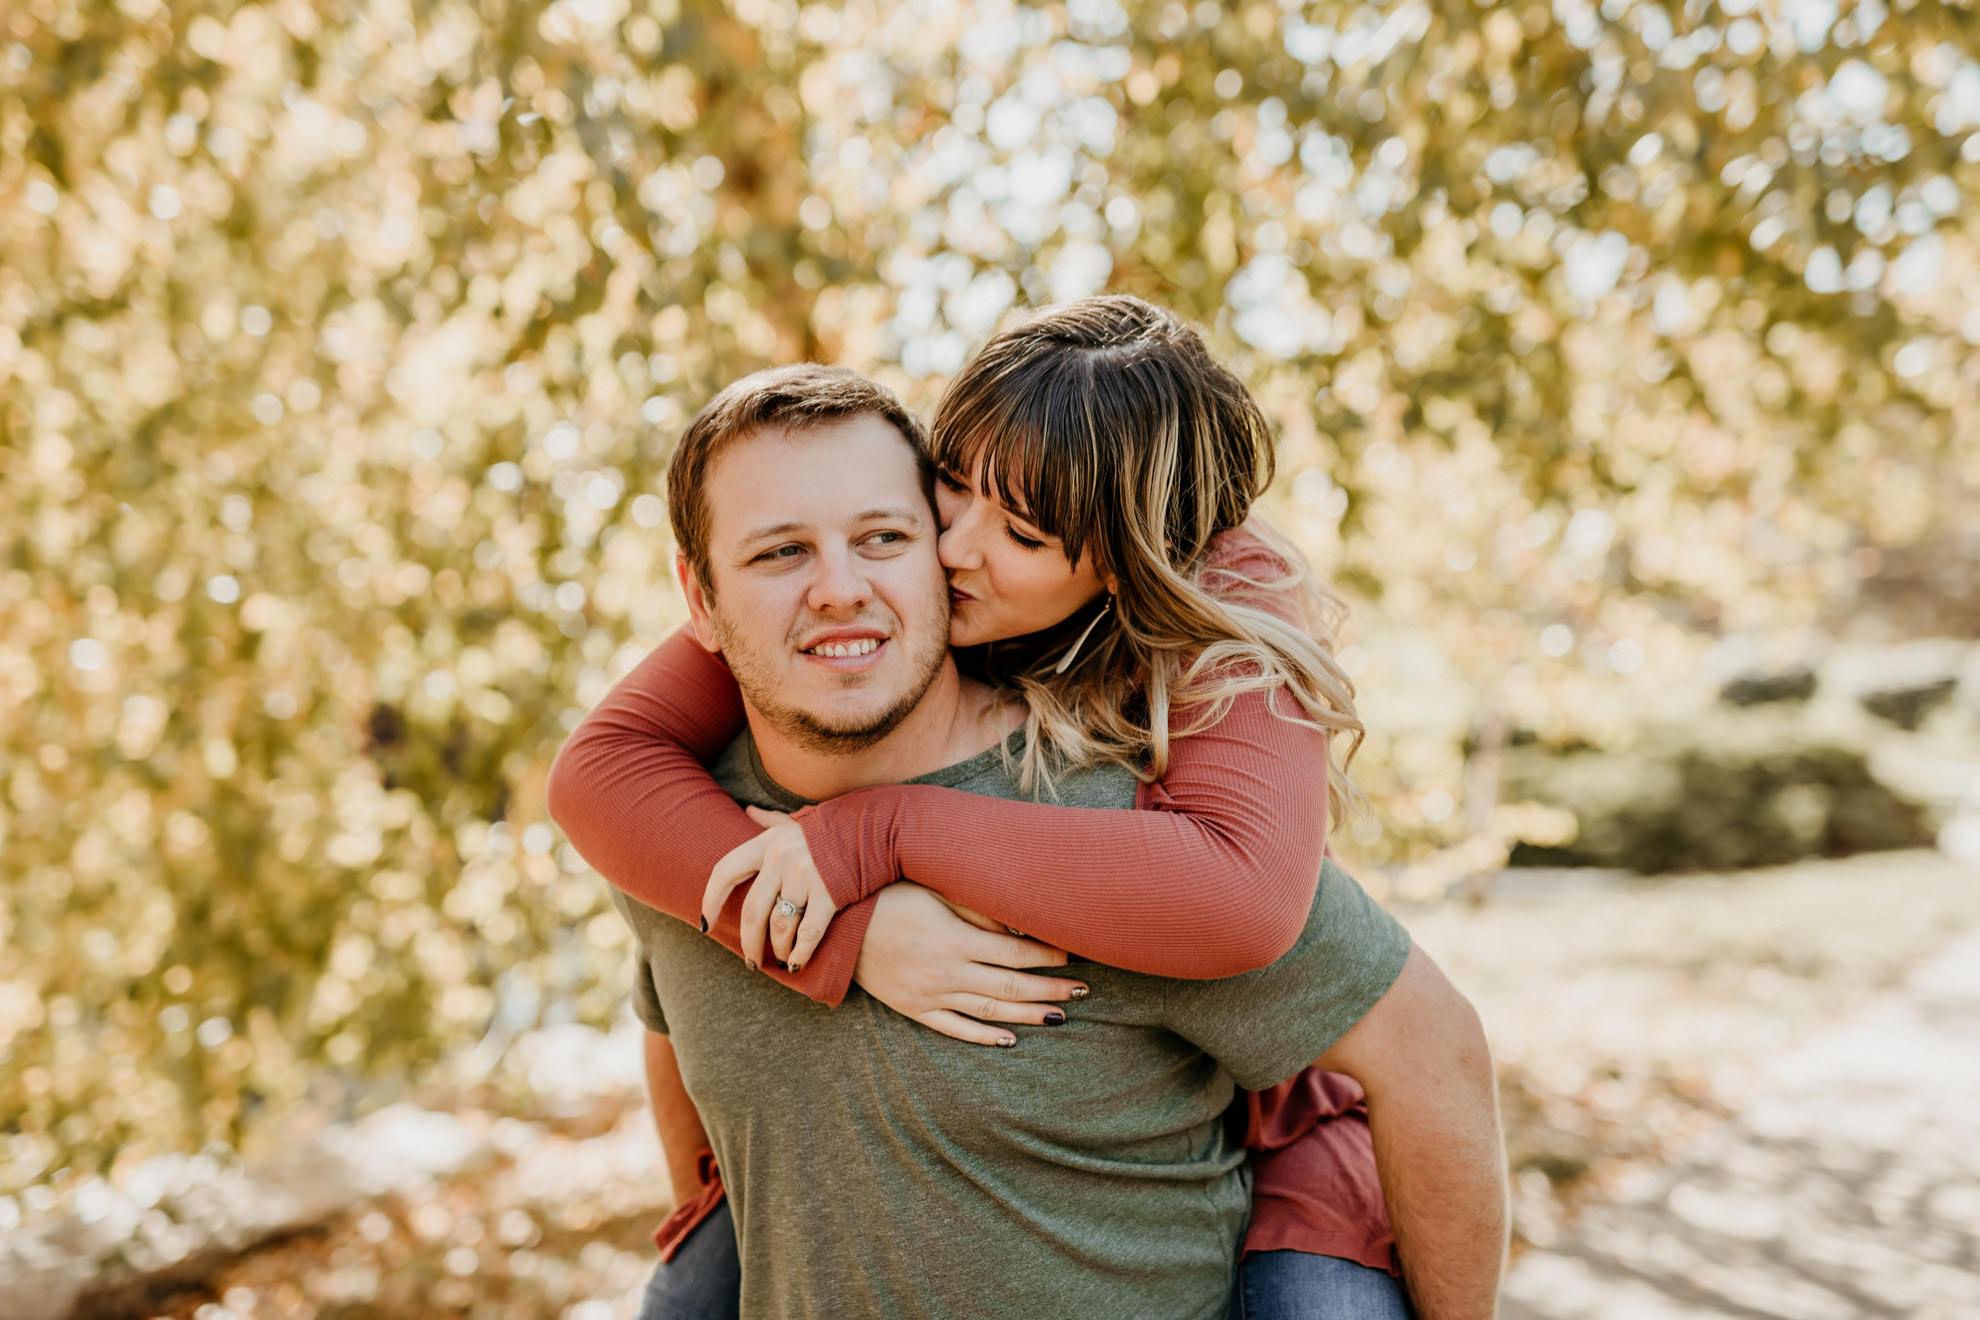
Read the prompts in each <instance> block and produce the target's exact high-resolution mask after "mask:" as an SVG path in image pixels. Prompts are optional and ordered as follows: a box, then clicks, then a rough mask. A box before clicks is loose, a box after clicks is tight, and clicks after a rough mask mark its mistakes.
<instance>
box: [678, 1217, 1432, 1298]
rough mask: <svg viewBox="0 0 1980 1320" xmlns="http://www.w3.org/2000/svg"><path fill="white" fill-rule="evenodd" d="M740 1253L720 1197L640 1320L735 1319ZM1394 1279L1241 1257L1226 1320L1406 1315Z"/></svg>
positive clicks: (1345, 1266)
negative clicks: (1242, 1260)
mask: <svg viewBox="0 0 1980 1320" xmlns="http://www.w3.org/2000/svg"><path fill="white" fill-rule="evenodd" d="M741 1299H742V1257H741V1256H740V1255H739V1254H738V1253H737V1251H736V1226H735V1220H734V1219H733V1218H731V1216H730V1214H729V1203H728V1202H727V1201H724V1202H722V1204H721V1205H719V1206H717V1207H715V1212H714V1213H713V1214H711V1215H709V1216H708V1218H706V1219H704V1220H703V1221H702V1222H701V1223H700V1225H698V1226H697V1227H696V1228H695V1230H694V1232H693V1233H691V1234H689V1235H688V1240H687V1241H685V1242H683V1243H682V1244H681V1249H680V1250H679V1251H677V1252H675V1253H674V1258H673V1260H671V1261H668V1262H667V1263H665V1264H663V1265H662V1266H660V1268H659V1269H657V1270H655V1271H654V1272H653V1279H652V1281H651V1282H650V1283H648V1284H647V1285H646V1300H645V1301H644V1303H642V1304H641V1306H640V1309H639V1320H738V1316H739V1313H740V1310H741V1304H742V1301H741ZM1412 1315H1413V1313H1412V1312H1411V1311H1410V1309H1409V1298H1408V1297H1407V1295H1406V1294H1405V1293H1404V1292H1403V1286H1402V1283H1401V1281H1400V1280H1397V1279H1395V1278H1392V1277H1391V1276H1390V1275H1388V1274H1387V1273H1385V1272H1384V1271H1382V1270H1371V1269H1369V1268H1368V1267H1367V1266H1365V1265H1357V1264H1355V1263H1354V1262H1353V1261H1351V1260H1340V1259H1338V1258H1336V1257H1333V1256H1309V1255H1307V1254H1306V1253H1305V1252H1300V1251H1261V1252H1256V1253H1254V1254H1252V1255H1250V1256H1247V1257H1245V1259H1244V1265H1243V1267H1242V1268H1241V1269H1240V1270H1239V1271H1238V1277H1237V1286H1236V1288H1235V1290H1234V1293H1233V1296H1232V1298H1231V1320H1411V1318H1412Z"/></svg>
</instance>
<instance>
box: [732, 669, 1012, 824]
mask: <svg viewBox="0 0 1980 1320" xmlns="http://www.w3.org/2000/svg"><path fill="white" fill-rule="evenodd" d="M748 715H749V731H750V734H751V736H752V737H753V738H754V739H755V740H756V755H757V759H758V760H759V761H760V762H761V763H762V765H763V770H764V773H766V774H767V775H769V776H770V778H771V779H772V780H773V781H774V782H775V783H776V784H777V786H778V787H780V788H782V789H784V790H785V791H786V792H788V793H794V794H796V795H797V796H798V797H802V798H810V799H812V800H813V801H819V802H822V801H823V800H825V799H826V798H832V797H837V796H838V795H839V794H841V793H850V792H852V791H853V790H854V789H856V788H871V787H873V786H874V785H876V784H898V783H901V782H902V781H903V780H908V779H914V778H917V777H919V776H921V775H925V774H930V773H933V772H934V771H936V770H940V769H942V768H943V767H945V766H950V765H954V764H956V763H957V762H958V761H966V760H968V759H969V758H970V757H972V756H975V755H976V754H977V753H979V752H982V751H985V750H987V749H989V748H991V747H994V746H996V744H997V743H998V741H999V740H1001V739H1002V738H1004V737H1005V736H1007V735H1008V734H1009V733H1010V732H1011V730H1012V729H1013V728H1015V727H1016V719H1015V714H1014V712H1013V711H1012V708H1011V707H1010V705H1009V704H1008V703H1007V702H1005V701H1003V700H1001V699H1000V698H999V697H998V696H997V694H995V693H994V692H992V691H991V690H990V689H989V688H988V687H985V686H984V685H983V684H981V683H978V682H976V681H975V680H973V679H965V678H963V676H962V675H961V674H959V673H957V672H956V666H955V662H954V661H953V660H945V661H943V663H942V670H941V672H940V673H939V674H938V675H936V678H935V681H934V682H933V683H932V684H930V685H929V688H928V691H927V692H926V693H924V694H923V696H922V698H921V701H920V702H919V703H918V704H916V706H915V708H914V710H913V711H912V712H911V713H910V714H909V715H908V717H907V718H906V719H904V720H902V721H901V722H900V724H899V725H898V726H897V727H896V728H895V729H894V730H893V732H891V733H889V734H888V735H887V736H886V737H885V738H882V739H881V740H880V741H879V742H877V743H873V744H872V745H870V746H867V747H862V748H860V749H859V750H858V751H855V752H835V751H831V750H827V749H822V748H817V747H813V746H810V745H808V744H806V743H803V742H800V741H799V740H797V739H795V738H793V737H791V736H790V735H789V734H787V733H785V732H783V731H782V730H780V729H777V728H774V727H772V725H771V724H770V722H769V721H768V720H765V719H763V718H762V717H761V716H759V715H758V714H757V713H756V710H755V709H754V708H753V707H751V708H748Z"/></svg>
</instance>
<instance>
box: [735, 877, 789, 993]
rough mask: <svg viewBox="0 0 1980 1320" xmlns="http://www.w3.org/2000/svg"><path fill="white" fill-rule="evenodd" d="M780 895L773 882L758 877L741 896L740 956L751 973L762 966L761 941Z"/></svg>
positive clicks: (768, 926) (766, 933)
mask: <svg viewBox="0 0 1980 1320" xmlns="http://www.w3.org/2000/svg"><path fill="white" fill-rule="evenodd" d="M781 894H782V891H781V890H780V889H778V887H777V885H776V882H775V881H773V880H771V879H770V878H769V877H768V876H759V877H757V882H756V883H755V884H753V885H751V886H750V887H749V893H748V894H746V895H744V896H743V905H742V956H743V961H744V962H746V963H748V964H749V969H750V970H751V971H755V970H757V969H758V968H760V967H761V966H762V965H763V941H764V937H765V936H767V935H768V934H769V933H770V909H771V906H772V905H773V904H775V903H776V901H777V899H778V898H779V897H780V896H781Z"/></svg>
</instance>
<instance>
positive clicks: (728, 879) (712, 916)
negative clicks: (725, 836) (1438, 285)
mask: <svg viewBox="0 0 1980 1320" xmlns="http://www.w3.org/2000/svg"><path fill="white" fill-rule="evenodd" d="M766 837H767V836H766V835H762V834H759V835H757V836H756V837H755V838H753V839H749V840H747V841H745V842H743V843H739V844H737V845H736V846H735V847H733V848H731V849H729V851H728V852H727V853H725V854H724V855H723V857H722V860H721V861H719V862H717V863H715V869H714V870H712V871H710V872H709V873H708V888H706V889H704V890H702V891H701V928H702V929H703V930H704V931H706V930H712V929H714V926H715V923H716V922H718V921H720V920H721V919H722V909H723V908H725V907H727V906H728V904H729V895H730V894H732V893H734V892H735V890H736V886H738V885H741V884H745V883H747V882H748V880H749V878H750V877H751V876H753V875H755V874H756V873H757V872H758V871H760V870H762V869H763V848H764V840H765V838H766Z"/></svg>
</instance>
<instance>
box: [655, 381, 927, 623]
mask: <svg viewBox="0 0 1980 1320" xmlns="http://www.w3.org/2000/svg"><path fill="white" fill-rule="evenodd" d="M866 413H874V414H877V415H878V416H880V417H882V418H884V419H886V420H887V421H889V422H891V423H893V426H894V429H895V430H897V431H899V432H900V433H901V439H903V440H905V441H906V442H907V444H908V447H909V448H911V449H913V450H914V457H915V462H916V463H917V464H919V465H920V467H921V470H922V473H923V475H924V476H926V475H927V474H928V473H929V472H930V471H931V469H930V466H929V460H928V435H927V433H926V432H925V431H923V430H922V429H921V423H920V422H918V421H916V420H915V419H914V414H913V413H910V412H909V411H908V410H907V409H906V408H905V407H903V406H902V404H901V401H900V400H899V399H897V398H895V397H894V396H893V394H892V393H890V392H889V391H888V390H887V389H886V388H885V387H883V386H881V385H877V384H875V383H874V382H872V381H870V380H868V379H867V378H866V377H864V376H862V375H860V374H859V373H858V372H857V371H851V370H848V369H847V368H845V367H825V366H819V365H818V364H817V363H810V362H808V363H804V364H802V365H800V366H795V367H771V368H770V369H769V370H767V371H758V372H755V373H753V374H751V375H748V376H744V377H743V378H742V379H741V380H739V381H736V382H734V383H733V384H731V385H729V386H728V387H727V388H726V389H724V390H723V391H722V392H721V393H720V394H717V395H716V396H715V397H714V398H712V399H710V400H709V401H708V404H707V406H706V407H704V408H703V409H702V410H701V411H700V412H699V413H697V414H695V418H694V420H693V421H692V422H690V423H688V429H687V430H686V432H684V433H683V434H682V436H681V439H680V443H679V444H677V445H675V446H674V456H673V458H672V460H670V461H669V462H668V464H667V516H668V518H669V519H670V520H671V521H672V522H673V525H674V544H675V545H676V546H677V547H678V548H679V549H680V552H681V554H682V555H684V556H685V557H686V558H687V562H688V567H690V568H692V569H693V570H694V576H695V578H696V580H697V581H699V582H700V583H701V586H702V589H703V590H704V591H705V590H709V589H710V588H711V586H712V584H711V583H710V582H709V580H708V524H709V514H708V493H707V484H708V470H709V468H710V467H712V466H713V465H714V462H715V460H716V458H717V457H719V456H720V454H721V452H722V451H723V450H724V449H726V448H728V447H729V445H731V444H732V443H734V442H735V441H737V440H740V439H742V438H743V437H745V436H748V435H753V434H755V433H756V432H757V431H761V430H764V429H766V428H769V427H779V428H781V429H783V430H787V431H806V430H810V429H812V428H814V427H818V426H823V425H825V424H826V423H827V422H835V421H840V420H843V419H845V418H850V417H859V416H863V415H864V414H866Z"/></svg>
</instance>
